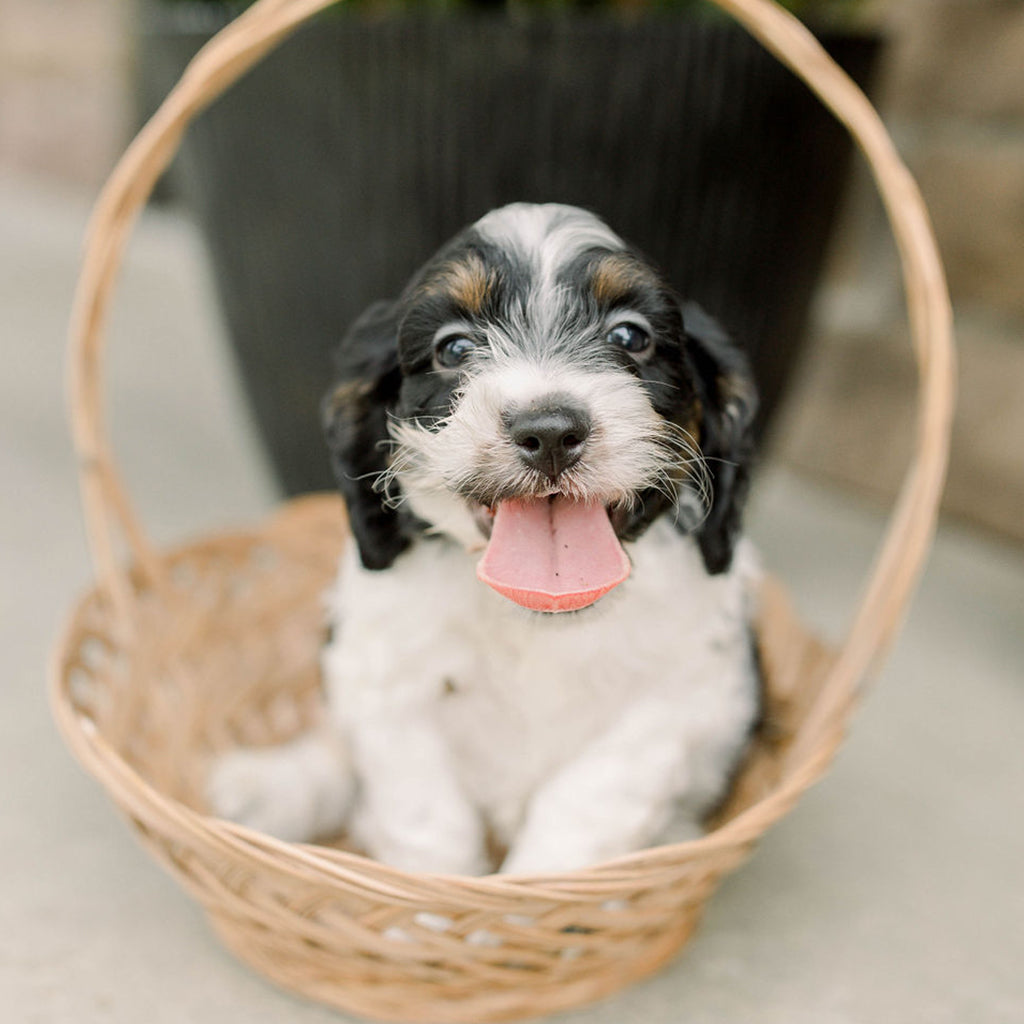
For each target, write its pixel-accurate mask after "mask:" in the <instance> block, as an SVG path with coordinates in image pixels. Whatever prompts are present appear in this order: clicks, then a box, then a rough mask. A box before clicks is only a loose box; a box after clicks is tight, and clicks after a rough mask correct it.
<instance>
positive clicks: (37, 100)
mask: <svg viewBox="0 0 1024 1024" xmlns="http://www.w3.org/2000/svg"><path fill="white" fill-rule="evenodd" d="M131 13H132V0H2V2H0V172H8V173H11V172H16V173H22V174H28V175H32V176H36V177H40V178H48V179H53V180H57V181H61V182H66V183H78V184H83V183H84V184H85V185H87V186H89V187H96V186H98V185H99V184H100V183H102V181H103V179H104V178H105V177H106V175H107V173H108V171H109V170H110V168H111V166H112V165H113V162H114V160H115V159H116V158H117V155H118V153H119V152H120V150H121V149H122V148H123V147H124V144H125V141H126V138H127V134H128V131H129V125H130V123H131V118H132V102H131V89H130V79H131V44H130V38H131V32H130V25H131Z"/></svg>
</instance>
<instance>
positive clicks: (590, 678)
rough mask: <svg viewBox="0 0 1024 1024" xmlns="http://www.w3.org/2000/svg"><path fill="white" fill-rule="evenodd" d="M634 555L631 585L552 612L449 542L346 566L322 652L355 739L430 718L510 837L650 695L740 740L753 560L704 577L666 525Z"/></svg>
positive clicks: (337, 704)
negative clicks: (384, 561)
mask: <svg viewBox="0 0 1024 1024" xmlns="http://www.w3.org/2000/svg"><path fill="white" fill-rule="evenodd" d="M629 553H630V558H631V561H632V563H633V572H632V575H631V578H630V579H629V580H628V581H627V582H626V583H624V584H623V585H622V586H621V587H619V588H618V589H617V590H615V591H613V592H612V593H611V594H609V595H608V596H607V597H605V598H603V599H602V600H601V601H600V602H599V603H598V604H597V605H595V606H593V607H592V608H589V609H587V610H586V611H584V612H582V613H574V614H567V615H555V616H550V615H537V614H534V613H528V612H525V611H524V610H523V609H521V608H518V607H516V606H515V605H513V604H511V603H510V602H509V601H507V600H506V599H505V598H503V597H500V596H499V595H497V594H495V593H493V592H492V591H490V590H489V589H488V588H486V587H485V586H484V585H483V584H481V583H480V582H479V581H478V580H477V579H476V576H475V562H476V556H474V555H472V554H468V553H466V552H465V551H463V550H461V548H459V547H457V546H455V545H452V544H450V543H447V542H443V541H430V540H427V541H423V542H420V543H418V544H416V545H415V546H414V547H413V548H412V549H411V550H410V551H408V552H407V553H406V554H404V555H403V556H402V558H401V559H399V561H398V562H397V563H396V565H395V566H394V567H393V568H392V569H390V570H388V571H386V572H383V573H370V572H366V571H365V570H362V569H360V568H359V567H358V566H357V565H356V564H355V563H354V560H353V561H351V562H350V563H349V564H348V565H346V566H345V567H344V569H343V572H342V575H341V581H340V585H339V588H338V590H337V592H336V595H335V600H336V608H335V611H336V616H337V619H338V623H339V626H340V629H339V634H338V637H337V641H336V642H335V643H334V644H333V645H332V646H331V648H329V650H328V652H327V656H326V657H327V663H326V665H325V667H326V668H327V670H328V671H327V678H328V680H329V684H330V688H331V694H330V697H331V704H332V707H333V708H334V709H335V711H336V713H339V716H340V718H341V719H342V720H343V721H345V722H346V725H347V728H349V729H350V730H354V731H358V730H379V729H380V727H381V724H382V722H383V721H384V719H385V718H386V719H389V720H391V721H394V720H395V719H398V720H400V719H401V718H402V717H403V716H405V715H409V714H410V713H412V714H414V715H427V716H430V717H431V718H433V719H434V720H435V722H436V726H437V727H438V728H439V730H440V732H441V734H442V735H443V737H444V740H445V743H446V744H447V746H448V748H449V751H450V754H451V759H452V765H453V767H454V769H455V771H456V772H457V774H458V776H459V779H460V782H461V784H462V786H463V787H464V789H465V790H466V792H467V794H468V795H469V796H470V797H471V799H472V800H473V801H474V802H475V803H476V804H477V805H478V806H479V807H480V808H481V809H482V810H483V811H484V813H485V814H486V815H487V817H488V818H489V820H490V821H491V823H492V824H493V826H494V827H495V830H496V832H497V833H498V835H499V837H503V838H507V837H508V836H509V835H511V834H512V833H514V831H515V830H516V828H517V827H518V826H519V824H520V822H521V818H522V814H523V812H524V808H525V805H526V802H527V801H528V800H529V797H530V795H531V794H532V793H533V792H534V791H535V790H536V788H537V787H538V786H539V785H540V784H541V783H542V782H543V781H544V780H545V779H548V778H550V777H551V776H552V775H553V774H555V773H557V771H558V770H559V768H560V767H561V766H562V765H563V764H566V763H568V762H569V761H570V760H571V759H572V758H573V757H575V756H576V755H577V754H578V753H579V752H580V751H581V750H583V749H584V748H585V747H586V746H587V744H588V743H589V742H591V741H592V740H594V739H595V738H597V737H599V736H601V735H602V734H603V733H605V732H606V731H607V730H608V729H610V728H611V727H612V726H613V725H614V723H615V722H616V721H618V720H619V719H621V718H622V716H623V715H624V714H625V713H626V712H627V710H629V709H631V708H633V709H635V706H636V704H637V703H638V702H639V701H643V700H645V699H649V698H652V697H653V698H654V699H655V701H657V700H662V701H666V700H667V701H668V703H669V704H670V705H671V707H672V708H673V709H675V711H682V712H686V709H687V708H692V709H693V711H692V713H693V717H694V718H695V719H699V720H700V723H701V724H700V730H701V733H702V736H703V737H704V738H710V741H711V743H712V745H714V743H716V742H718V741H719V739H720V738H725V739H726V740H727V742H728V744H732V745H734V744H735V743H736V742H738V740H737V737H742V735H743V734H744V732H745V728H746V727H747V725H748V724H749V719H750V718H751V717H752V715H753V712H754V704H755V697H754V693H753V686H752V679H751V671H750V662H749V634H748V622H749V600H748V598H749V588H750V571H749V565H746V564H745V563H746V559H745V558H744V557H743V555H742V553H741V557H740V559H739V560H738V567H737V568H736V569H734V571H733V572H731V573H728V574H724V575H722V576H717V577H709V576H708V575H707V574H706V573H705V572H704V569H703V566H702V564H701V562H700V556H699V554H698V553H697V551H696V550H695V548H694V545H693V544H692V543H691V542H689V541H687V540H686V539H684V538H682V537H680V536H679V535H678V533H677V532H676V531H675V530H674V528H672V526H671V525H670V524H668V523H658V524H655V526H654V527H652V529H651V530H649V531H648V533H647V534H645V536H644V537H643V538H642V539H641V540H640V541H638V542H636V543H635V544H633V545H630V552H629ZM675 711H674V712H673V713H675ZM686 713H688V712H686ZM657 727H658V723H656V722H652V723H651V728H652V729H656V728H657ZM681 741H682V739H681ZM701 742H703V739H702V740H701ZM400 756H401V754H400V752H396V757H400ZM716 756H718V755H716ZM716 770H717V769H716Z"/></svg>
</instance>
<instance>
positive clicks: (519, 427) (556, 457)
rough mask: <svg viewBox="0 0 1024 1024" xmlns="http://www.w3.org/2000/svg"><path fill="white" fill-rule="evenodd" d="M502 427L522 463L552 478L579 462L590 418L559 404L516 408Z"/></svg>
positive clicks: (588, 433)
mask: <svg viewBox="0 0 1024 1024" xmlns="http://www.w3.org/2000/svg"><path fill="white" fill-rule="evenodd" d="M505 426H506V428H507V430H508V433H509V437H511V438H512V441H513V443H514V444H515V446H516V447H517V448H518V449H519V457H520V458H521V459H522V460H523V462H525V463H526V465H528V466H529V467H530V468H531V469H536V470H539V471H540V472H541V473H544V474H545V475H546V476H548V477H550V478H551V479H552V480H554V479H555V477H557V476H558V474H559V473H562V472H564V471H565V470H567V469H568V468H569V467H570V466H573V465H575V464H576V463H577V462H578V461H579V458H580V456H581V455H582V454H583V446H584V444H585V443H586V440H587V437H588V436H589V435H590V417H589V416H587V414H586V413H585V412H583V410H581V409H577V408H574V407H572V406H569V405H563V404H561V403H560V404H558V405H542V406H528V407H527V408H525V409H517V410H516V411H514V412H512V413H510V414H509V415H507V416H506V418H505Z"/></svg>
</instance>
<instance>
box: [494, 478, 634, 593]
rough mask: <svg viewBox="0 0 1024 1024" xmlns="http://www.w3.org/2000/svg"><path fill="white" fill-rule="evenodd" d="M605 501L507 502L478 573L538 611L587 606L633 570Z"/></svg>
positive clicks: (500, 508)
mask: <svg viewBox="0 0 1024 1024" xmlns="http://www.w3.org/2000/svg"><path fill="white" fill-rule="evenodd" d="M629 569H630V566H629V559H628V558H627V557H626V553H625V551H623V550H622V545H621V544H620V543H619V539H618V537H616V536H615V531H614V530H613V529H612V524H611V521H610V520H609V519H608V513H607V512H606V511H605V509H604V506H603V505H600V504H596V503H595V504H585V503H583V502H580V501H570V500H569V499H568V498H563V497H561V496H560V495H559V496H556V497H555V498H554V499H550V498H526V499H515V500H510V501H503V502H502V503H501V504H500V505H499V506H498V508H497V510H496V512H495V515H494V530H493V531H492V533H491V540H490V543H489V544H488V545H487V550H486V551H485V552H484V555H483V558H481V559H480V563H479V564H478V565H477V567H476V574H477V576H478V577H479V578H480V579H481V580H483V581H484V583H486V584H487V585H488V586H491V587H493V588H494V589H495V590H496V591H498V593H499V594H504V595H505V597H507V598H509V599H510V600H512V601H515V602H516V604H521V605H522V606H523V607H524V608H531V609H533V610H534V611H538V612H569V611H575V610H576V609H577V608H586V606H587V605H588V604H593V603H594V602H595V601H596V600H597V599H598V598H599V597H602V596H603V595H604V594H607V593H608V591H609V590H611V589H612V587H616V586H618V585H619V584H620V583H621V582H622V581H623V580H624V579H625V578H626V577H627V576H628V575H629Z"/></svg>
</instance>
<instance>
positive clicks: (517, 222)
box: [474, 203, 626, 335]
mask: <svg viewBox="0 0 1024 1024" xmlns="http://www.w3.org/2000/svg"><path fill="white" fill-rule="evenodd" d="M474 226H475V228H476V230H477V231H478V232H479V233H480V235H481V236H482V237H483V238H485V239H487V240H488V241H490V242H493V243H494V244H496V245H500V246H502V247H503V248H506V249H509V250H510V251H511V252H513V253H515V254H516V255H518V256H519V257H520V258H521V259H522V260H523V261H524V263H526V265H527V266H528V267H529V268H530V269H531V270H532V275H531V281H530V285H529V288H530V291H529V295H527V296H524V297H523V298H524V299H525V300H526V301H525V303H524V306H525V308H526V309H527V311H528V313H527V316H528V318H529V320H530V321H531V323H530V324H529V325H528V326H529V327H532V328H533V329H534V330H535V331H539V332H541V334H542V335H543V334H544V333H546V332H547V331H549V330H550V329H551V328H552V326H553V325H554V324H555V323H556V322H557V318H558V313H559V309H560V306H561V304H562V300H563V295H562V294H561V292H562V289H560V288H559V286H558V284H557V279H558V272H559V270H560V269H561V268H563V267H565V266H566V265H568V264H569V263H571V262H572V261H573V260H574V259H576V258H577V257H578V256H580V255H581V254H582V253H584V252H586V251H587V250H588V249H595V248H598V249H607V250H611V251H614V252H619V251H622V250H624V249H625V248H626V245H625V243H624V242H623V241H622V239H621V238H619V236H618V235H616V234H615V232H614V231H612V230H611V228H609V227H608V225H607V224H605V223H604V221H602V220H601V219H600V218H599V217H596V216H595V215H594V214H592V213H589V212H588V211H586V210H581V209H579V207H576V206H563V205H561V204H558V203H545V204H539V205H538V204H532V203H513V204H512V205H511V206H503V207H501V208H500V209H498V210H492V211H491V212H490V213H488V214H487V215H486V216H485V217H482V218H481V219H480V220H479V221H477V223H476V224H475V225H474Z"/></svg>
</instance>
